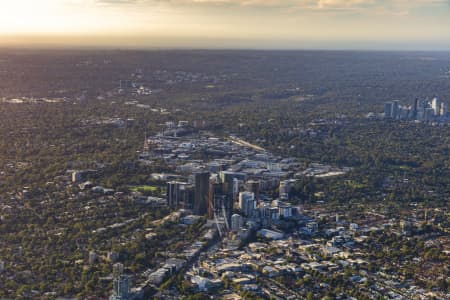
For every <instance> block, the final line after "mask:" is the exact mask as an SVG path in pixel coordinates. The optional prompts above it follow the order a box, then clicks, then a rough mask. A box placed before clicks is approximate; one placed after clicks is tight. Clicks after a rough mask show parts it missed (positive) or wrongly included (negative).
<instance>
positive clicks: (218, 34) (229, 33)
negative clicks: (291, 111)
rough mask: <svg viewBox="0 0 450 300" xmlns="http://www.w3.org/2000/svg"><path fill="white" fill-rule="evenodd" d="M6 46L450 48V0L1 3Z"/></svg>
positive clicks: (1, 37)
mask: <svg viewBox="0 0 450 300" xmlns="http://www.w3.org/2000/svg"><path fill="white" fill-rule="evenodd" d="M0 45H13V46H33V45H37V46H51V45H55V46H100V47H104V46H108V47H109V46H111V47H117V48H129V47H149V48H153V47H182V48H277V49H308V48H321V49H418V50H421V49H429V50H450V0H0Z"/></svg>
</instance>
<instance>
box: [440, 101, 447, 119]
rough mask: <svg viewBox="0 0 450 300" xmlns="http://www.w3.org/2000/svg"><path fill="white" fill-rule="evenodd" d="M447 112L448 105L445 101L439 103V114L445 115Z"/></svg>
mask: <svg viewBox="0 0 450 300" xmlns="http://www.w3.org/2000/svg"><path fill="white" fill-rule="evenodd" d="M447 113H448V106H447V103H445V102H442V103H441V116H443V117H446V116H447Z"/></svg>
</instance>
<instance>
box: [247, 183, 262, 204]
mask: <svg viewBox="0 0 450 300" xmlns="http://www.w3.org/2000/svg"><path fill="white" fill-rule="evenodd" d="M259 186H260V183H259V181H256V180H249V181H247V191H249V192H252V193H253V194H254V195H255V201H256V202H258V201H259V189H260V188H259Z"/></svg>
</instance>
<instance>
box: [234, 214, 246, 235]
mask: <svg viewBox="0 0 450 300" xmlns="http://www.w3.org/2000/svg"><path fill="white" fill-rule="evenodd" d="M243 225H244V220H243V218H242V216H241V215H238V214H234V215H232V216H231V230H232V231H239V229H240V228H242V226H243Z"/></svg>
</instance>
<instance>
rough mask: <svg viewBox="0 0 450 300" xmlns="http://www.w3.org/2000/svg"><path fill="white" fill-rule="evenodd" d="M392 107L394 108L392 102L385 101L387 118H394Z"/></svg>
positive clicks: (385, 115)
mask: <svg viewBox="0 0 450 300" xmlns="http://www.w3.org/2000/svg"><path fill="white" fill-rule="evenodd" d="M392 108H393V103H392V102H386V103H385V105H384V117H385V118H392Z"/></svg>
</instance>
